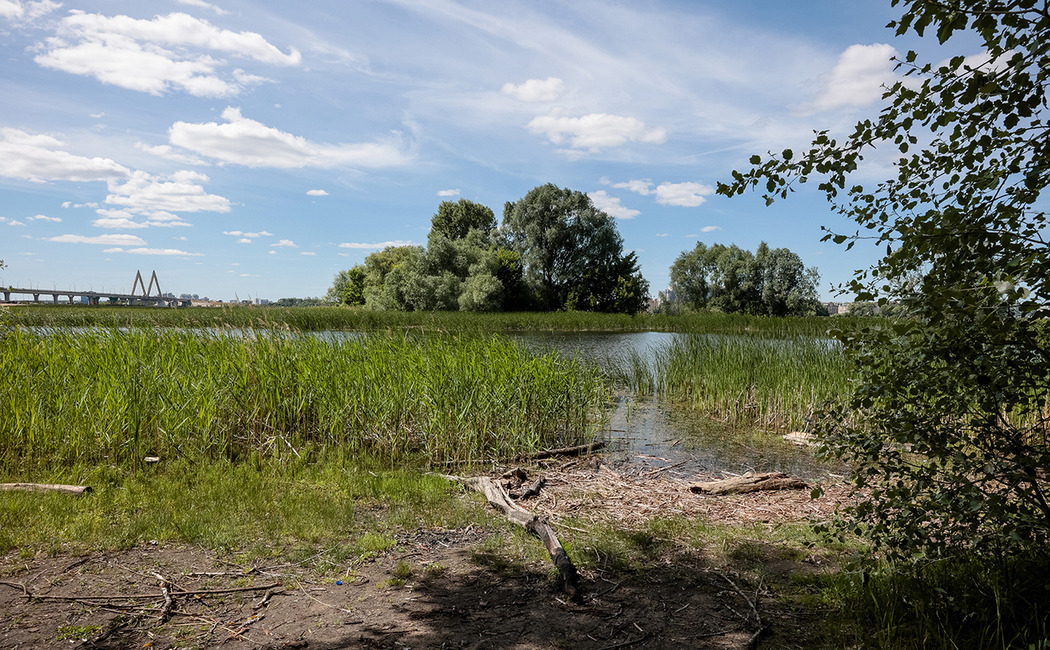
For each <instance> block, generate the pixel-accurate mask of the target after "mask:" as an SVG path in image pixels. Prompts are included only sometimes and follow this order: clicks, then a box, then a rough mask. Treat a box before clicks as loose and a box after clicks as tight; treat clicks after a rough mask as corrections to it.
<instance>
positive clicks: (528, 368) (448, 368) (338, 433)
mask: <svg viewBox="0 0 1050 650" xmlns="http://www.w3.org/2000/svg"><path fill="white" fill-rule="evenodd" d="M0 376H3V377H4V378H5V380H4V382H3V383H0V403H2V404H3V405H4V408H3V409H0V454H2V455H0V467H2V468H3V469H5V470H6V471H8V472H15V471H22V470H26V469H31V468H34V467H37V466H42V465H45V464H46V465H47V466H51V467H54V466H56V465H58V466H71V465H74V464H94V463H105V464H115V465H119V466H138V464H140V463H141V462H142V459H143V458H144V457H146V456H161V457H163V458H175V457H179V458H190V459H200V458H209V459H215V458H221V459H227V460H240V459H249V458H251V457H256V456H258V457H283V456H288V457H294V456H300V455H302V454H308V453H311V450H325V451H330V452H332V453H336V454H343V455H347V456H355V455H361V454H364V455H370V456H374V457H378V458H383V459H386V460H387V461H388V462H390V463H395V462H403V461H406V460H410V459H415V458H421V459H425V460H426V461H428V462H430V463H437V464H442V463H450V462H471V461H479V460H486V459H497V458H508V457H511V456H513V455H516V454H518V453H522V452H527V451H530V450H535V449H539V448H543V447H551V446H564V445H569V444H575V443H581V442H584V441H586V440H587V439H588V436H589V435H590V428H591V427H590V422H591V418H592V417H593V415H594V413H595V411H596V409H597V408H598V406H599V404H601V403H602V401H603V398H604V394H605V392H604V387H603V385H602V383H601V379H600V377H599V376H598V373H597V371H596V370H595V369H593V368H590V367H587V366H585V365H584V364H583V363H582V362H578V361H574V360H566V359H563V358H560V357H558V356H556V355H554V354H553V353H552V354H547V355H537V354H534V353H530V352H527V351H526V350H525V349H524V348H522V347H521V346H518V345H515V344H513V343H510V342H507V341H503V340H498V339H491V340H482V339H479V338H472V337H467V338H459V337H434V336H422V335H405V334H394V335H385V334H384V335H375V336H360V337H353V338H348V339H343V340H321V339H320V338H318V337H313V336H298V335H290V334H274V333H268V332H255V331H249V332H237V333H235V334H232V335H231V334H223V333H215V334H206V333H199V332H198V333H193V332H187V331H185V330H143V329H132V330H129V331H118V330H114V329H104V330H102V329H100V330H90V331H80V332H75V333H74V332H70V331H67V330H52V331H49V332H47V333H31V332H29V331H26V330H23V329H14V330H10V331H8V332H6V333H4V334H2V335H0Z"/></svg>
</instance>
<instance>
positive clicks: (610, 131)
mask: <svg viewBox="0 0 1050 650" xmlns="http://www.w3.org/2000/svg"><path fill="white" fill-rule="evenodd" d="M529 130H530V131H532V132H533V133H541V134H544V135H546V136H547V139H548V140H550V142H551V143H552V144H556V145H560V144H563V143H564V142H565V140H566V139H568V140H569V144H570V146H571V150H570V151H572V152H582V150H587V151H590V152H592V153H593V152H598V151H601V150H602V149H607V148H609V147H620V146H623V145H625V144H627V143H628V142H644V143H649V144H660V143H662V142H665V141H666V140H667V130H666V129H663V128H650V127H648V126H646V124H645V122H643V121H641V120H639V119H638V118H636V117H625V116H622V115H609V114H608V113H591V114H590V115H584V116H582V117H565V116H562V115H559V114H557V113H551V114H550V115H542V116H540V117H535V118H533V119H532V121H531V122H529Z"/></svg>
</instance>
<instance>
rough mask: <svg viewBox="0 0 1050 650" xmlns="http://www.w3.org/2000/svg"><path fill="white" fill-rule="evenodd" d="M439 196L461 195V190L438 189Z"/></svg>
mask: <svg viewBox="0 0 1050 650" xmlns="http://www.w3.org/2000/svg"><path fill="white" fill-rule="evenodd" d="M437 195H438V196H459V190H458V189H455V190H438V193H437Z"/></svg>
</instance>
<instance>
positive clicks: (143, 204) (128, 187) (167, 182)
mask: <svg viewBox="0 0 1050 650" xmlns="http://www.w3.org/2000/svg"><path fill="white" fill-rule="evenodd" d="M207 182H208V177H207V176H205V175H204V174H201V173H200V172H195V171H188V170H183V171H178V172H175V173H174V174H172V175H170V176H166V177H157V176H152V175H150V174H148V173H146V172H143V171H136V172H134V173H132V174H131V177H130V178H128V179H127V180H125V181H110V182H109V192H110V193H109V195H108V196H106V203H109V204H111V205H122V206H125V207H128V208H131V209H134V210H137V211H147V212H149V211H170V212H229V211H230V201H229V199H227V198H226V197H223V196H219V195H218V194H208V193H207V192H205V191H204V187H203V185H201V183H207Z"/></svg>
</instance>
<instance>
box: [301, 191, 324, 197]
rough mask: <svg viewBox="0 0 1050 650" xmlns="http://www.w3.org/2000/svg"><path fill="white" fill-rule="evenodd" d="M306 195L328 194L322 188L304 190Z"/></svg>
mask: <svg viewBox="0 0 1050 650" xmlns="http://www.w3.org/2000/svg"><path fill="white" fill-rule="evenodd" d="M306 195H307V196H328V192H325V191H324V190H307V191H306Z"/></svg>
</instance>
